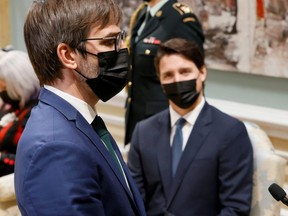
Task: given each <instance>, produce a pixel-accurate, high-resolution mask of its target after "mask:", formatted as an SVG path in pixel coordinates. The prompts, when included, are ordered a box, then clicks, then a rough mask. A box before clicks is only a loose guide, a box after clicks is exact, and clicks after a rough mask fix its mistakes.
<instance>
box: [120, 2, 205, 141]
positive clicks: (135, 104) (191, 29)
mask: <svg viewBox="0 0 288 216" xmlns="http://www.w3.org/2000/svg"><path fill="white" fill-rule="evenodd" d="M146 10H147V5H144V6H140V9H139V10H137V14H136V15H135V14H134V18H135V19H134V20H133V21H135V22H133V24H132V25H130V28H131V35H130V41H129V46H130V54H131V61H132V62H131V65H132V69H131V74H130V76H129V83H128V98H127V101H126V116H125V127H126V134H125V144H127V143H129V142H130V138H131V135H132V132H133V129H134V127H135V125H136V123H137V122H138V121H140V120H142V119H145V118H147V117H149V116H151V115H153V114H155V113H157V112H159V111H161V110H163V109H165V108H167V107H168V101H167V98H166V97H165V95H164V93H163V91H162V88H161V85H160V82H159V79H158V77H157V75H156V72H155V68H154V57H155V54H156V52H157V49H158V46H159V44H160V43H162V42H164V41H166V40H169V39H171V38H176V37H180V38H186V39H189V40H192V41H195V42H196V43H197V44H198V45H199V47H200V48H201V49H202V50H203V43H204V35H203V32H202V27H201V24H200V23H199V21H198V18H197V17H196V16H195V14H194V13H193V12H192V10H191V9H190V8H189V7H188V6H186V5H184V4H182V3H179V2H177V1H176V0H170V1H168V2H166V3H165V4H164V5H163V6H162V7H161V9H160V10H158V12H157V13H156V15H155V16H153V17H152V18H151V19H150V20H149V21H148V22H147V23H146V25H145V27H144V29H143V31H142V32H141V34H140V35H137V31H138V29H139V28H140V26H141V24H142V22H143V20H144V17H145V14H146ZM132 17H133V16H132ZM148 136H149V134H148Z"/></svg>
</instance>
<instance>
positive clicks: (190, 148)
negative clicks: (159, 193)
mask: <svg viewBox="0 0 288 216" xmlns="http://www.w3.org/2000/svg"><path fill="white" fill-rule="evenodd" d="M211 121H212V116H211V112H210V111H209V105H208V104H207V103H206V102H205V105H204V107H203V109H202V111H201V113H200V114H199V116H198V118H197V120H196V122H195V125H194V127H193V130H192V132H191V134H190V136H189V139H188V141H187V145H186V147H185V149H184V152H183V154H182V157H181V159H180V162H179V166H178V169H177V172H176V177H175V178H174V179H173V184H172V187H171V193H170V194H169V199H168V202H167V206H169V205H170V204H171V202H172V200H173V198H174V196H175V195H176V193H177V191H178V189H179V187H180V185H181V183H182V181H183V179H184V178H185V174H186V171H187V170H188V169H189V166H191V164H192V163H193V160H194V159H195V157H196V155H197V153H198V152H199V150H200V148H201V147H202V145H203V143H204V142H205V139H206V138H207V137H208V134H209V133H210V125H211V124H210V123H211Z"/></svg>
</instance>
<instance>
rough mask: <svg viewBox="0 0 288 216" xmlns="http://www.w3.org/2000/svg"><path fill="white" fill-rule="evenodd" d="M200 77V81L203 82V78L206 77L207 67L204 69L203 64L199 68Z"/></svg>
mask: <svg viewBox="0 0 288 216" xmlns="http://www.w3.org/2000/svg"><path fill="white" fill-rule="evenodd" d="M200 78H201V81H202V82H205V80H206V78H207V69H206V66H205V65H204V66H203V67H202V68H201V70H200Z"/></svg>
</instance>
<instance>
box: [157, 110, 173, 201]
mask: <svg viewBox="0 0 288 216" xmlns="http://www.w3.org/2000/svg"><path fill="white" fill-rule="evenodd" d="M158 120H159V121H158V124H159V127H158V128H161V133H162V134H164V136H158V137H157V138H158V140H155V144H156V145H157V150H156V151H157V160H158V166H159V170H160V176H161V181H162V185H163V189H164V193H165V196H166V197H168V195H169V193H170V184H171V176H172V170H171V147H170V133H171V127H170V116H169V111H168V109H167V111H166V112H165V113H164V115H162V116H161V117H159V119H158ZM166 134H167V135H168V136H166Z"/></svg>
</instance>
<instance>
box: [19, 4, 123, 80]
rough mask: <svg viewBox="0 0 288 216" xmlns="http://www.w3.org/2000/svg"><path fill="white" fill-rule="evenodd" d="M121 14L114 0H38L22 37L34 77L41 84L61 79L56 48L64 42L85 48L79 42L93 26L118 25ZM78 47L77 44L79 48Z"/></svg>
mask: <svg viewBox="0 0 288 216" xmlns="http://www.w3.org/2000/svg"><path fill="white" fill-rule="evenodd" d="M121 18H122V13H121V10H120V8H119V7H118V5H117V4H116V3H115V2H114V0H37V1H34V2H33V4H32V7H31V9H30V10H29V12H28V15H27V17H26V21H25V24H24V38H25V43H26V47H27V51H28V54H29V58H30V60H31V62H32V65H33V67H34V70H35V72H36V75H37V76H38V79H39V80H40V83H41V84H52V83H53V82H54V81H55V79H57V78H59V79H61V78H62V73H61V71H60V68H61V67H62V65H61V62H60V61H59V59H58V56H57V46H58V45H59V44H60V43H65V44H67V45H69V46H70V47H71V49H72V50H76V48H79V46H82V47H81V48H82V49H85V47H84V45H83V43H82V44H80V42H81V40H82V39H84V38H86V37H87V35H88V34H89V31H90V30H91V28H92V27H94V26H96V25H99V26H100V28H104V27H105V26H107V24H109V23H111V22H114V23H116V24H119V23H120V21H121ZM79 44H80V45H79Z"/></svg>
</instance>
